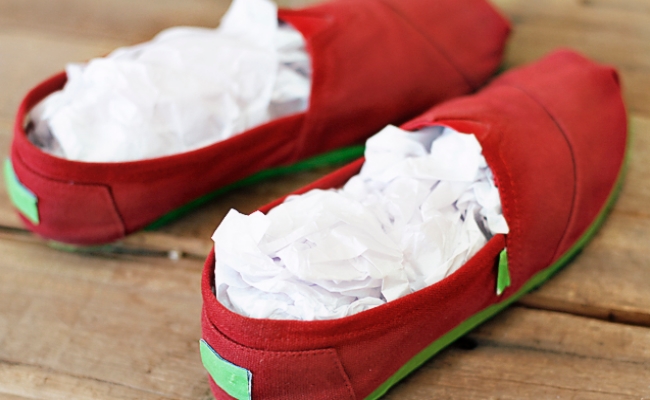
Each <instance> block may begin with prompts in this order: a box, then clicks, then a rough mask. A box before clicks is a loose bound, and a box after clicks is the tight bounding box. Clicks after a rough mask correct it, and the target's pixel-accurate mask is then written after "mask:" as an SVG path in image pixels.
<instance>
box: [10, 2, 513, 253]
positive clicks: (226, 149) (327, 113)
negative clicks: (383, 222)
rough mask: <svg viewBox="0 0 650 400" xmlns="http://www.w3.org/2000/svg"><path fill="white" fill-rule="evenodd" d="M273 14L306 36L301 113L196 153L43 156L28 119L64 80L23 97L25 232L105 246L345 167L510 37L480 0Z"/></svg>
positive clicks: (14, 173) (459, 82)
mask: <svg viewBox="0 0 650 400" xmlns="http://www.w3.org/2000/svg"><path fill="white" fill-rule="evenodd" d="M279 17H280V19H281V20H283V21H285V22H288V23H290V24H291V25H292V26H294V27H295V28H296V29H297V30H299V31H300V32H301V33H302V34H303V36H304V37H305V40H306V43H307V48H308V50H309V53H310V55H311V60H312V71H313V72H312V93H311V96H310V101H309V104H310V108H309V110H308V111H306V112H303V113H299V114H295V115H291V116H288V117H283V118H280V119H277V120H274V121H271V122H269V123H266V124H264V125H261V126H258V127H256V128H253V129H250V130H248V131H246V132H244V133H242V134H239V135H237V136H235V137H232V138H230V139H227V140H225V141H222V142H219V143H216V144H214V145H211V146H208V147H204V148H201V149H198V150H195V151H191V152H186V153H182V154H177V155H172V156H166V157H160V158H154V159H148V160H142V161H133V162H120V163H90V162H77V161H69V160H65V159H61V158H57V157H54V156H51V155H49V154H47V153H44V152H43V151H41V150H40V149H39V148H37V147H36V146H34V145H33V144H32V143H31V142H30V141H29V140H28V139H27V136H26V134H25V118H26V115H27V114H28V112H29V111H30V110H31V109H32V108H33V107H34V106H35V105H36V104H37V103H38V102H40V101H41V100H42V99H44V98H45V97H46V96H47V95H48V94H50V93H53V92H55V91H57V90H60V89H61V88H62V87H63V85H64V84H65V82H66V76H65V73H60V74H58V75H56V76H54V77H52V78H50V79H48V80H46V81H44V82H43V83H41V84H39V85H38V86H36V87H35V88H34V89H33V90H32V91H30V92H29V93H28V94H27V96H26V97H25V99H24V100H23V102H22V104H21V105H20V108H19V110H18V114H17V117H16V122H15V128H14V140H13V144H12V148H11V157H10V159H9V160H7V161H6V162H5V177H6V181H7V186H8V191H9V193H10V196H11V199H12V201H13V202H14V204H15V205H16V207H17V209H18V210H19V214H20V217H21V219H22V220H23V222H24V223H25V225H26V226H27V227H28V229H30V230H32V231H33V232H36V233H37V234H39V235H41V236H43V237H46V238H49V239H53V240H55V241H60V242H65V243H71V244H80V245H92V244H101V243H108V242H111V241H114V240H116V239H119V238H121V237H123V236H125V235H127V234H129V233H132V232H134V231H137V230H140V229H142V228H145V227H147V226H151V224H154V223H163V222H165V221H167V220H168V219H169V218H172V217H175V216H177V214H179V213H182V212H184V211H185V210H186V209H187V208H191V207H193V206H196V205H198V204H199V203H202V202H205V201H206V199H207V198H209V197H213V196H214V195H215V194H216V193H221V192H223V191H224V190H226V189H227V188H229V187H232V185H239V184H244V183H248V182H251V181H253V180H255V179H261V178H263V177H267V176H269V175H273V174H280V173H286V172H288V171H292V170H300V169H304V168H309V167H313V166H317V165H324V164H327V163H332V162H339V161H341V160H346V161H347V160H351V159H354V158H356V157H358V156H359V155H360V154H361V152H362V148H361V147H360V146H356V147H352V148H349V147H346V146H353V145H359V144H361V143H363V141H364V140H365V139H366V138H367V137H368V136H370V135H371V134H372V133H374V132H376V131H377V130H378V129H380V128H381V127H383V126H384V125H386V124H388V123H394V122H400V121H406V120H408V119H409V118H412V117H413V116H415V115H417V114H418V113H420V112H422V111H423V110H425V109H427V108H428V107H430V106H431V104H435V103H438V102H440V101H443V100H446V99H449V98H452V97H456V96H459V95H462V94H466V93H469V92H472V91H474V90H476V89H477V88H479V87H480V86H481V85H482V84H483V83H485V81H486V80H487V79H488V78H489V77H490V76H491V75H492V74H493V72H494V71H495V69H496V68H497V66H498V65H499V63H500V61H501V56H502V53H503V48H504V43H505V40H506V37H507V36H508V32H509V24H508V22H507V21H506V20H504V19H503V18H502V17H501V16H500V15H499V14H498V13H497V12H496V11H495V10H494V9H493V8H492V7H491V6H490V5H489V4H488V3H487V2H485V1H484V0H335V1H332V2H329V3H325V4H321V5H316V6H313V7H308V8H306V9H303V10H280V12H279ZM88 134H92V132H88ZM313 157H316V158H313ZM244 179H245V181H243V182H242V180H244ZM215 191H216V192H215ZM206 196H207V197H206ZM170 213H171V214H170ZM161 217H162V220H161Z"/></svg>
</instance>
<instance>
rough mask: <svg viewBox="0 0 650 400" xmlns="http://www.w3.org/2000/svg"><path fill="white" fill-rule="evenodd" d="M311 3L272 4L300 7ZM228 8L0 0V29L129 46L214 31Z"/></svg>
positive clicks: (218, 0) (142, 1) (224, 4)
mask: <svg viewBox="0 0 650 400" xmlns="http://www.w3.org/2000/svg"><path fill="white" fill-rule="evenodd" d="M316 1H318V0H279V1H276V3H277V4H279V5H280V6H281V7H300V6H304V5H306V4H310V3H314V2H316ZM229 5H230V0H184V1H179V0H157V1H155V2H153V1H147V0H135V1H134V0H94V1H85V0H58V1H49V0H30V1H29V2H27V1H24V0H0V26H3V27H22V28H28V29H29V30H31V31H34V32H42V33H43V34H48V33H55V34H59V33H64V34H72V35H78V36H84V37H93V38H108V39H117V40H120V41H124V42H125V43H128V44H135V43H138V42H142V41H145V40H149V39H151V38H152V37H153V36H154V35H156V34H157V33H158V32H160V31H161V30H163V29H165V28H169V27H173V26H200V27H206V28H214V27H216V26H218V25H219V21H220V20H221V17H222V15H223V14H224V13H225V12H226V10H227V9H228V6H229Z"/></svg>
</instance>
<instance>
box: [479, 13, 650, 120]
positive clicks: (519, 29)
mask: <svg viewBox="0 0 650 400" xmlns="http://www.w3.org/2000/svg"><path fill="white" fill-rule="evenodd" d="M491 2H492V3H493V4H494V5H495V6H496V7H497V8H499V9H500V10H501V11H502V12H503V14H505V15H506V16H507V17H508V18H509V19H510V20H511V21H512V23H513V28H514V29H513V32H512V36H511V38H510V40H509V44H508V51H507V54H506V60H505V64H506V66H508V67H512V66H517V65H521V64H524V63H529V62H532V61H534V60H536V59H538V58H540V57H542V56H543V55H545V54H547V53H548V52H550V51H552V50H554V49H556V48H558V47H570V48H574V49H576V50H578V51H581V52H583V53H584V54H585V55H587V56H589V57H591V58H593V59H595V60H597V61H600V62H603V63H608V64H613V65H615V66H616V67H618V69H619V71H620V73H621V75H622V81H623V84H624V87H625V97H626V100H627V105H628V108H629V109H630V110H631V111H633V112H636V113H642V114H645V115H650V96H649V95H648V91H647V90H645V88H647V87H648V84H650V78H649V76H650V42H649V41H648V40H647V38H648V37H649V36H650V12H648V9H647V8H648V4H647V3H646V2H641V1H628V2H625V3H626V4H620V3H618V2H617V1H614V0H608V1H591V0H587V1H585V0H536V1H528V0H492V1H491ZM622 43H624V45H623V46H622V45H621V44H622Z"/></svg>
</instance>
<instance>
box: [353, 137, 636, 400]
mask: <svg viewBox="0 0 650 400" xmlns="http://www.w3.org/2000/svg"><path fill="white" fill-rule="evenodd" d="M631 134H632V132H630V136H631ZM630 142H631V140H628V144H627V152H626V156H625V160H624V161H623V167H622V168H621V171H620V173H619V175H618V178H617V179H616V184H615V186H614V188H613V190H612V192H611V193H610V195H609V198H608V199H607V202H606V203H605V206H604V207H603V209H602V210H601V211H600V213H599V214H598V216H597V217H596V220H595V221H594V222H593V223H592V224H591V225H590V226H589V228H587V230H586V231H585V233H583V234H582V236H581V237H580V239H578V241H577V242H576V243H575V244H574V245H573V246H572V247H571V248H570V249H569V250H568V251H567V252H566V253H564V254H563V255H562V256H561V257H560V258H559V259H558V260H557V261H556V262H555V263H553V264H552V265H551V266H550V267H548V268H546V269H544V270H542V271H540V272H538V273H537V274H536V275H534V276H533V277H532V278H531V279H529V280H528V281H527V282H526V283H525V284H524V285H523V286H522V287H521V288H520V289H519V290H518V291H517V292H516V293H515V294H513V295H512V296H510V297H509V298H507V299H505V300H504V301H502V302H500V303H497V304H493V305H491V306H489V307H487V308H485V309H483V310H481V311H479V312H478V313H476V314H474V315H472V316H471V317H469V318H468V319H466V320H465V321H463V322H462V323H460V324H459V325H458V326H457V327H455V328H454V329H452V330H451V331H449V332H447V333H446V334H445V335H443V336H442V337H441V338H440V339H438V340H436V341H435V342H433V343H431V344H430V345H429V346H428V347H426V348H425V349H424V350H422V351H421V352H420V353H418V354H416V355H415V356H414V357H413V358H411V359H410V360H409V361H408V362H407V363H406V364H404V365H403V366H402V367H401V368H400V369H398V370H397V372H395V374H393V375H392V376H391V377H390V378H388V379H387V380H386V381H385V382H384V383H383V384H382V385H381V386H379V387H378V388H377V389H375V390H374V391H373V392H372V393H370V395H368V396H367V397H366V399H365V400H375V399H378V398H380V397H381V396H383V395H384V394H386V392H387V391H388V389H390V388H391V387H393V386H394V385H395V384H397V383H398V382H399V381H401V380H402V379H404V378H405V377H406V376H407V375H408V374H410V373H411V372H413V371H414V370H415V369H417V368H418V367H420V366H421V365H422V364H424V362H425V361H427V360H428V359H429V358H431V357H433V356H434V355H435V354H436V353H438V352H440V351H441V350H442V349H444V348H445V347H447V346H449V345H450V344H451V343H453V342H454V341H456V340H457V339H458V338H460V337H461V336H464V335H465V334H467V333H468V332H469V331H471V330H472V329H474V328H476V327H477V326H478V325H480V324H482V323H483V322H485V321H487V320H488V319H490V318H492V317H494V316H495V315H496V314H498V313H499V312H501V311H502V310H503V309H504V308H506V307H508V306H509V305H511V304H512V303H514V302H515V301H517V300H518V299H519V298H521V297H522V296H523V295H525V294H526V293H528V292H530V291H531V290H533V289H535V288H537V287H538V286H540V285H542V284H543V283H544V282H546V281H547V280H548V279H549V278H550V277H551V276H553V274H555V273H556V272H558V271H559V270H560V269H562V267H564V266H566V265H567V264H568V263H569V262H570V261H571V260H572V259H573V258H574V257H575V256H576V255H578V253H580V251H582V249H583V248H584V246H585V245H586V244H587V243H588V242H589V241H590V240H591V239H593V237H594V235H595V234H596V232H598V229H599V228H600V227H601V226H602V225H603V223H604V222H605V219H606V217H607V215H608V214H609V212H610V211H611V209H612V207H613V206H614V203H616V199H617V198H618V195H619V194H620V192H621V189H622V187H623V180H624V179H623V178H624V176H625V173H626V172H627V166H628V162H629V154H630V152H629V148H630Z"/></svg>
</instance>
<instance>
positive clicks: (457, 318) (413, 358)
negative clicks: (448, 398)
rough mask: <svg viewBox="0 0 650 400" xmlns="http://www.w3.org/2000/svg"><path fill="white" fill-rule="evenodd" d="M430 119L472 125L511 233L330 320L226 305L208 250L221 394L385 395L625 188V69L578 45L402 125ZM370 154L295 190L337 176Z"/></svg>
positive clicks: (523, 284)
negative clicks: (417, 285) (422, 282)
mask: <svg viewBox="0 0 650 400" xmlns="http://www.w3.org/2000/svg"><path fill="white" fill-rule="evenodd" d="M432 125H442V126H448V127H451V128H453V129H454V130H456V131H459V132H465V133H473V134H475V135H476V137H477V139H478V141H479V142H480V143H481V145H482V147H483V155H484V156H485V158H486V160H487V162H488V164H489V166H490V167H491V169H492V172H493V173H494V176H495V181H496V182H497V185H498V188H499V193H500V196H501V202H502V206H503V213H504V216H505V218H506V220H507V222H508V225H509V227H510V233H509V234H507V235H502V234H498V235H496V236H494V237H492V239H490V240H489V241H488V243H487V244H486V245H485V246H484V247H483V248H482V249H481V250H480V251H479V252H478V253H477V254H476V255H475V256H474V257H472V258H471V259H470V260H469V261H468V262H467V263H466V264H465V265H464V266H463V267H461V268H460V269H459V270H458V271H456V272H455V273H453V274H452V275H450V276H449V277H447V278H445V279H443V280H442V281H440V282H438V283H436V284H433V285H431V286H428V287H426V288H424V289H422V290H419V291H416V292H414V293H412V294H409V295H407V296H404V297H402V298H399V299H397V300H394V301H391V302H389V303H386V304H384V305H381V306H378V307H375V308H372V309H370V310H367V311H363V312H360V313H358V314H355V315H352V316H348V317H345V318H341V319H335V320H325V321H288V320H270V319H252V318H247V317H244V316H241V315H239V314H236V313H234V312H232V311H230V310H228V309H227V308H225V307H224V306H223V305H221V304H220V303H219V302H218V301H217V299H216V298H215V294H214V292H213V290H214V266H215V254H214V252H212V254H210V256H209V257H208V259H207V261H206V263H205V267H204V271H203V281H202V292H203V302H204V303H203V313H202V326H203V339H202V340H201V343H200V347H201V355H202V359H203V362H204V365H205V366H206V369H207V370H208V372H209V373H210V378H209V379H210V385H211V387H212V390H213V393H214V395H215V396H216V398H218V399H229V398H237V399H248V398H252V399H253V400H255V399H289V398H290V399H296V398H308V399H376V398H378V397H380V396H382V395H383V394H384V393H386V391H387V390H388V389H389V388H390V387H391V386H393V385H394V384H395V383H397V382H398V381H399V380H400V379H402V378H404V377H405V376H406V375H407V374H408V373H410V372H411V371H413V370H414V369H415V368H417V367H418V366H419V365H421V364H422V363H424V362H425V361H426V360H427V359H428V358H429V357H431V356H432V355H434V354H435V353H437V352H438V351H440V350H441V349H442V348H444V347H445V346H447V345H448V344H449V343H451V342H452V341H454V340H455V339H457V338H458V337H460V336H462V335H463V334H465V333H466V332H468V331H469V330H470V329H472V328H473V327H475V326H477V325H478V324H480V323H481V322H483V321H485V320H486V319H488V318H490V317H491V316H493V315H494V314H496V313H497V312H499V311H501V310H502V309H503V308H505V307H506V306H507V305H509V304H510V303H512V302H513V301H515V300H516V299H517V298H519V297H520V296H521V295H523V294H524V293H526V292H528V291H530V290H531V289H533V288H534V287H536V286H538V285H540V284H541V283H542V282H544V281H545V280H547V279H548V278H549V277H550V276H551V275H552V274H553V273H554V272H555V271H557V270H558V269H559V268H560V267H562V266H564V265H565V264H566V263H567V262H568V261H569V260H570V259H571V258H572V257H573V256H574V255H575V254H576V253H577V251H578V250H580V249H581V248H582V247H583V246H584V245H585V243H586V242H587V241H588V240H589V239H590V238H591V237H592V236H593V234H594V232H595V231H596V229H597V228H598V227H599V225H600V224H601V223H602V221H603V219H604V216H605V214H606V212H607V210H608V209H609V208H610V207H611V205H612V203H613V201H614V199H615V197H616V194H617V193H618V188H619V185H620V181H621V174H622V169H623V168H622V167H623V160H624V155H625V148H626V139H627V120H626V112H625V108H624V105H623V100H622V98H621V91H620V87H619V82H618V78H617V74H616V72H615V71H614V70H613V69H611V68H608V67H603V66H600V65H597V64H595V63H593V62H591V61H589V60H587V59H585V58H583V57H582V56H580V55H578V54H575V53H573V52H569V51H560V52H556V53H554V54H552V55H550V56H548V57H546V58H545V59H543V60H541V61H539V62H537V63H535V64H532V65H530V66H526V67H523V68H521V69H517V70H514V71H512V72H508V73H506V74H504V75H502V76H501V77H499V78H497V79H496V80H495V81H494V82H492V83H491V84H490V85H488V86H487V87H486V88H485V89H483V90H482V91H480V92H479V93H478V94H475V95H471V96H466V97H461V98H458V99H454V100H452V101H449V102H446V103H444V104H442V105H440V106H437V107H434V108H432V109H431V110H429V111H427V112H426V113H425V114H423V115H421V116H419V117H417V118H416V119H414V120H412V121H410V122H408V123H406V124H405V125H403V126H402V128H403V129H406V130H417V129H420V128H423V127H426V126H432ZM363 162H364V161H363V159H359V160H357V161H356V162H353V163H352V164H349V165H348V166H346V167H343V168H342V169H340V170H338V171H336V172H334V173H332V174H330V175H328V176H326V177H324V178H322V179H320V180H318V181H316V182H314V183H313V184H312V185H310V186H308V187H305V188H303V189H301V190H299V191H297V192H296V193H304V192H305V191H307V190H310V189H313V188H322V189H325V188H333V187H340V186H341V185H343V184H344V183H345V182H346V181H347V180H348V179H349V178H350V177H351V176H353V175H354V174H356V173H357V172H358V171H359V169H360V167H361V165H362V164H363ZM281 201H282V199H280V200H278V201H276V202H274V203H272V204H269V205H267V206H265V207H263V208H262V209H261V211H263V212H267V211H269V210H270V209H271V208H273V207H274V206H276V205H277V204H279V203H280V202H281ZM498 292H500V294H497V293H498Z"/></svg>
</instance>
